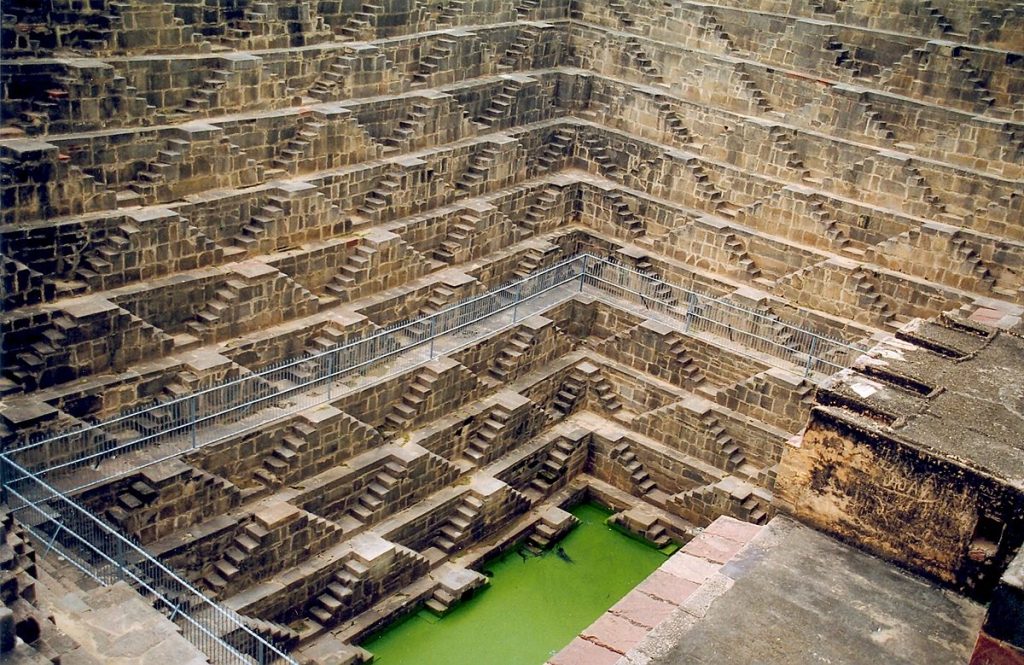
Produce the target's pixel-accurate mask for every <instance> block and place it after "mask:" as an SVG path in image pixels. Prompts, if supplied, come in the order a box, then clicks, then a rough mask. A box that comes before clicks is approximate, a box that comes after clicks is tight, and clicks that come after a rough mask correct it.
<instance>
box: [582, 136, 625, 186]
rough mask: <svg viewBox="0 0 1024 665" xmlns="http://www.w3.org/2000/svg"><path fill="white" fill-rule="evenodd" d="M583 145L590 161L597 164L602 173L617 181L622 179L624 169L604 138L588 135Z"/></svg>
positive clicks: (598, 170)
mask: <svg viewBox="0 0 1024 665" xmlns="http://www.w3.org/2000/svg"><path fill="white" fill-rule="evenodd" d="M583 147H584V149H585V150H586V152H587V155H588V157H589V158H590V161H591V162H593V163H594V165H595V166H597V172H598V173H599V174H600V175H603V176H604V177H606V178H608V179H609V180H614V181H616V182H621V181H622V169H620V168H619V165H618V164H616V162H615V158H614V157H613V156H612V154H611V153H610V152H609V150H608V146H607V145H606V144H605V142H604V140H603V139H601V138H599V137H597V136H588V137H586V138H585V139H583Z"/></svg>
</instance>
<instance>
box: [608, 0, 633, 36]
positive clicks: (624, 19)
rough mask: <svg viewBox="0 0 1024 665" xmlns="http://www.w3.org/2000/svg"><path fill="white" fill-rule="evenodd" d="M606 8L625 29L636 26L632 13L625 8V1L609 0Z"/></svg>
mask: <svg viewBox="0 0 1024 665" xmlns="http://www.w3.org/2000/svg"><path fill="white" fill-rule="evenodd" d="M608 9H610V10H611V12H612V14H613V15H614V16H615V18H617V19H619V23H620V24H621V25H622V27H623V28H625V29H626V30H629V29H631V28H634V27H635V26H636V21H635V20H634V19H633V15H632V14H630V13H629V10H627V9H626V3H625V2H623V1H622V0H609V2H608Z"/></svg>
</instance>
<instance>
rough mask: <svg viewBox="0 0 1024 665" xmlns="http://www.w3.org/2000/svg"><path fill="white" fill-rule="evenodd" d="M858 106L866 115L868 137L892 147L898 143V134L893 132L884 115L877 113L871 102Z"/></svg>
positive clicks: (865, 131)
mask: <svg viewBox="0 0 1024 665" xmlns="http://www.w3.org/2000/svg"><path fill="white" fill-rule="evenodd" d="M858 106H859V108H860V109H861V110H862V111H863V113H864V121H865V126H864V133H865V134H866V135H867V136H870V137H871V138H873V139H875V140H877V141H881V142H883V143H886V144H890V145H891V144H892V143H895V142H896V134H895V132H893V130H892V127H890V126H889V124H888V123H887V122H886V121H885V119H884V118H883V117H882V114H881V113H880V112H879V111H876V110H875V107H873V106H872V105H871V103H870V102H866V101H862V102H859V103H858Z"/></svg>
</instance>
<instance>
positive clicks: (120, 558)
mask: <svg viewBox="0 0 1024 665" xmlns="http://www.w3.org/2000/svg"><path fill="white" fill-rule="evenodd" d="M114 542H115V543H117V548H116V549H117V552H116V554H114V561H116V562H117V579H119V580H121V581H124V565H125V562H124V539H123V538H120V537H117V538H115V539H114Z"/></svg>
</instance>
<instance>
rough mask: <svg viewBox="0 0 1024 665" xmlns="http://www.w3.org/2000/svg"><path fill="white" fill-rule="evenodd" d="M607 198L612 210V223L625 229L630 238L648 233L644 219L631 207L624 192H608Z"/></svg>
mask: <svg viewBox="0 0 1024 665" xmlns="http://www.w3.org/2000/svg"><path fill="white" fill-rule="evenodd" d="M605 199H606V200H607V201H608V204H609V206H610V207H611V210H612V223H613V224H614V225H615V226H617V227H619V228H622V229H624V230H625V232H626V236H627V237H628V238H630V239H635V238H639V237H640V236H642V235H644V234H645V233H646V229H645V227H644V223H643V221H642V220H641V219H640V218H639V217H637V216H636V213H634V212H633V209H632V208H630V207H629V203H627V202H626V199H625V197H624V196H623V194H622V192H608V193H607V194H606V195H605Z"/></svg>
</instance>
